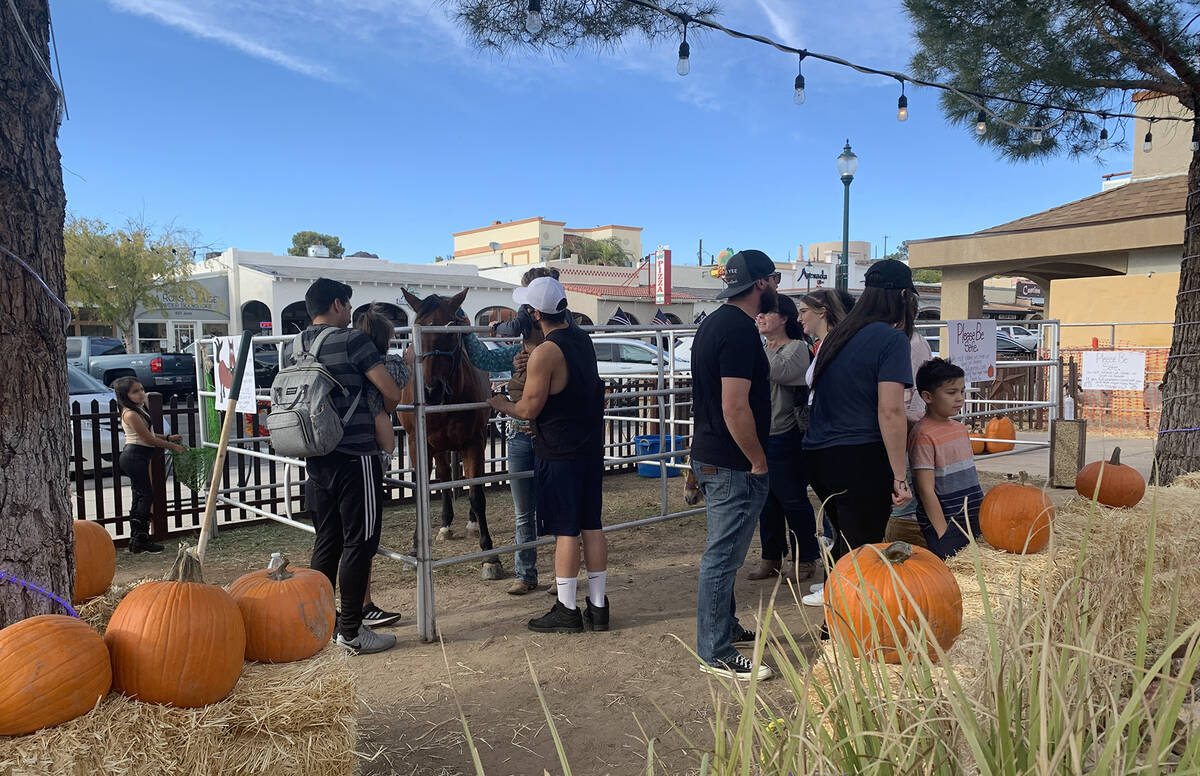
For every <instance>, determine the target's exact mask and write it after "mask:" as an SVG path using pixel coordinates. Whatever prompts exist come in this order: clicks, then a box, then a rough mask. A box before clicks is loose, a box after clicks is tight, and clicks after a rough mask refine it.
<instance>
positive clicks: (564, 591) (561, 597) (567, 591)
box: [554, 577, 579, 609]
mask: <svg viewBox="0 0 1200 776" xmlns="http://www.w3.org/2000/svg"><path fill="white" fill-rule="evenodd" d="M554 581H555V582H556V583H557V584H558V602H559V603H560V604H562V605H563V606H565V607H567V608H568V609H577V608H579V607H577V606H575V586H576V585H577V584H578V583H579V579H578V578H577V577H555V578H554Z"/></svg>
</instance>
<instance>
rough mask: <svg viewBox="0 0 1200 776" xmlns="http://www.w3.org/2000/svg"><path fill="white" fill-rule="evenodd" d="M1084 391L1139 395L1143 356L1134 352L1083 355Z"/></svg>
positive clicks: (1143, 383) (1142, 387)
mask: <svg viewBox="0 0 1200 776" xmlns="http://www.w3.org/2000/svg"><path fill="white" fill-rule="evenodd" d="M1080 382H1081V383H1082V385H1083V390H1085V391H1143V390H1145V389H1146V353H1145V352H1144V351H1137V350H1092V351H1085V352H1084V354H1083V375H1082V380H1081V381H1080Z"/></svg>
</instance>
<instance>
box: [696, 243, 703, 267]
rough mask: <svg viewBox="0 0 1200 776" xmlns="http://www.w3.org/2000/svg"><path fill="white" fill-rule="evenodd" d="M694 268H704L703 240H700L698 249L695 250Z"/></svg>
mask: <svg viewBox="0 0 1200 776" xmlns="http://www.w3.org/2000/svg"><path fill="white" fill-rule="evenodd" d="M696 266H698V267H703V266H704V238H703V237H701V238H700V247H699V248H697V249H696Z"/></svg>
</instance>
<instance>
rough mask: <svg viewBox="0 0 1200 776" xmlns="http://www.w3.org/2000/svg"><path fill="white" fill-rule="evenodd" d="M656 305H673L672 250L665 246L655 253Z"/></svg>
mask: <svg viewBox="0 0 1200 776" xmlns="http://www.w3.org/2000/svg"><path fill="white" fill-rule="evenodd" d="M654 303H655V304H670V303H671V249H670V248H666V247H663V246H659V248H658V250H657V251H655V252H654Z"/></svg>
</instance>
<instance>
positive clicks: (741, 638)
mask: <svg viewBox="0 0 1200 776" xmlns="http://www.w3.org/2000/svg"><path fill="white" fill-rule="evenodd" d="M757 638H758V634H757V633H755V632H754V631H752V630H746V629H745V628H743V627H742V626H741V625H739V626H737V627H736V628H735V629H734V631H733V645H734V646H735V647H739V646H740V647H752V646H754V640H755V639H757Z"/></svg>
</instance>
